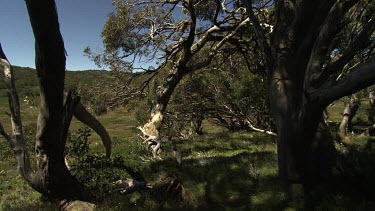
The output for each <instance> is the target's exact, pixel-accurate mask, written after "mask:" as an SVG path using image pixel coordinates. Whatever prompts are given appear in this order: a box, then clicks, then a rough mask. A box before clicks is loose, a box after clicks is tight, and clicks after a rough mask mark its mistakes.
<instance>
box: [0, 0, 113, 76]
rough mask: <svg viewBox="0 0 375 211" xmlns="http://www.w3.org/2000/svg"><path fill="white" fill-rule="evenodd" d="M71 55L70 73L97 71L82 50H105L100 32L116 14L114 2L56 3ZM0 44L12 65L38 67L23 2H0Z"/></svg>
mask: <svg viewBox="0 0 375 211" xmlns="http://www.w3.org/2000/svg"><path fill="white" fill-rule="evenodd" d="M55 1H56V3H57V9H58V13H59V21H60V30H61V33H62V36H63V38H64V42H65V48H66V51H67V53H68V57H67V61H66V64H67V65H66V68H67V70H87V69H98V67H96V65H95V64H94V63H93V62H92V61H91V60H90V59H88V58H87V57H85V56H84V55H83V49H84V48H85V47H86V46H90V47H91V48H92V50H95V49H102V48H103V46H102V39H101V37H100V33H101V30H102V28H103V26H104V24H105V22H106V20H107V15H108V14H109V13H110V12H112V11H113V10H114V7H113V6H112V4H111V0H95V1H94V0H55ZM0 28H1V32H0V42H1V45H2V47H3V50H4V52H5V54H6V55H7V57H8V59H9V61H10V62H11V63H12V64H13V65H17V66H23V67H32V68H34V67H35V62H34V56H35V53H34V37H33V34H32V30H31V26H30V23H29V18H28V14H27V10H26V5H25V1H24V0H1V7H0Z"/></svg>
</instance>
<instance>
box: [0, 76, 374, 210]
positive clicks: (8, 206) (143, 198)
mask: <svg viewBox="0 0 375 211" xmlns="http://www.w3.org/2000/svg"><path fill="white" fill-rule="evenodd" d="M75 74H76V76H77V77H76V76H74V77H73V76H68V77H73V78H72V79H70V80H71V81H72V83H73V82H74V81H75V82H77V80H78V78H79V77H88V78H90V77H91V76H90V75H85V74H86V73H79V74H82V75H79V74H78V73H75ZM98 74H103V73H98ZM104 74H105V73H104ZM71 75H72V74H71ZM100 76H102V75H100ZM30 77H31V76H30ZM33 77H34V76H33ZM75 77H76V78H75ZM92 77H93V78H97V77H98V75H97V76H95V77H94V76H92ZM110 78H111V76H105V77H104V79H110ZM91 79H92V78H91ZM20 80H21V82H22V83H24V84H26V85H27V83H29V82H27V81H25V80H23V81H22V79H20ZM88 81H94V80H88ZM78 82H79V81H78ZM29 85H30V86H32V84H28V86H29ZM366 105H367V102H363V103H362V105H361V107H360V110H359V111H358V117H359V118H360V119H363V120H365V119H366V117H365V108H366ZM21 110H22V119H23V124H24V125H25V126H26V125H29V126H30V125H32V124H35V122H36V120H37V113H38V111H37V108H35V107H32V108H31V107H30V106H29V105H27V104H26V103H24V102H23V99H22V98H21ZM342 111H343V103H342V102H341V101H338V102H336V103H335V104H334V105H333V106H331V107H329V108H328V113H329V120H331V121H334V122H336V123H337V122H340V121H341V118H342V116H341V115H342ZM6 112H8V107H7V99H6V97H5V94H4V93H1V94H0V120H1V122H2V124H3V125H4V128H5V129H6V130H7V131H10V121H9V116H8V115H7V114H6ZM98 119H99V120H100V121H101V123H102V124H103V125H104V127H105V128H106V129H107V130H108V132H109V134H110V136H111V137H112V141H113V156H120V157H121V158H122V159H124V161H125V164H126V166H128V167H131V168H133V169H135V170H137V171H139V172H140V173H141V174H142V175H143V176H144V177H145V178H146V179H147V181H150V182H155V181H159V180H160V179H161V178H163V177H165V176H167V175H173V176H176V177H177V178H178V180H179V181H181V184H182V185H183V187H184V190H185V195H184V197H185V200H186V201H185V203H186V206H185V209H196V210H294V209H295V207H298V204H292V203H290V202H289V200H287V197H286V195H285V193H284V191H283V188H282V183H281V182H280V180H279V179H278V177H277V155H276V143H275V138H274V137H272V136H267V135H264V134H259V133H248V132H244V131H241V132H228V131H227V130H226V129H224V128H222V127H218V126H214V125H212V124H211V123H210V122H208V121H204V123H203V127H204V128H203V130H204V131H205V132H206V134H204V135H202V136H195V137H194V138H193V139H191V140H183V139H176V140H175V141H176V144H177V148H178V150H180V151H181V153H182V156H183V158H182V162H181V164H180V165H179V164H178V163H177V162H176V161H175V159H174V156H173V155H172V153H171V148H172V147H171V144H170V143H165V144H164V154H163V160H149V161H145V159H149V158H148V153H149V151H148V150H147V149H146V147H145V145H144V144H143V143H142V141H141V140H140V138H139V137H138V133H139V131H138V130H137V129H136V126H139V125H140V123H139V122H138V121H137V119H136V117H135V114H134V112H132V111H129V110H127V109H126V108H118V109H116V110H114V111H110V112H108V113H106V114H103V115H100V116H98ZM354 121H355V122H358V121H359V119H358V118H357V119H356V118H355V119H354ZM83 126H84V125H83V124H82V123H80V122H79V121H77V120H75V119H73V121H72V124H71V131H75V130H77V129H79V128H81V127H83ZM29 139H30V140H32V139H33V138H32V135H31V136H30V137H29ZM371 142H373V140H371V139H366V138H358V137H357V136H355V137H354V138H353V141H352V142H350V143H349V144H350V145H352V147H351V148H349V149H347V148H343V147H342V146H340V145H338V148H339V149H341V152H342V154H341V157H340V158H341V159H343V160H344V161H345V162H344V161H343V162H342V163H343V167H342V168H343V171H345V172H344V173H345V175H349V176H348V178H341V179H340V180H339V179H338V181H343V183H342V184H339V185H337V186H335V187H324V188H323V191H320V192H319V191H317V192H315V193H312V195H311V196H309V199H310V200H311V201H312V202H314V203H315V204H316V207H317V210H355V209H356V210H366V209H370V208H374V204H373V203H372V201H374V200H373V199H371V198H363V196H364V195H366V194H364V193H361V192H360V190H359V188H360V187H366V184H365V183H364V182H368V183H367V184H368V185H367V186H368V187H367V189H366V188H365V189H364V190H365V191H367V192H369V193H372V192H371V191H372V189H373V188H375V184H374V185H373V184H372V182H371V178H369V176H368V175H370V176H372V175H373V172H372V171H371V170H372V169H373V165H375V162H373V161H374V160H375V158H372V156H373V154H372V152H373V151H375V149H372V148H371V147H368V146H372V145H371ZM369 143H370V144H369ZM89 144H90V153H91V154H95V155H104V146H103V145H102V143H101V140H100V137H99V136H98V135H97V134H95V133H91V136H90V137H89ZM29 145H30V146H31V145H32V144H31V143H30V144H29ZM31 148H32V147H31ZM369 149H371V150H369ZM373 157H375V156H373ZM31 159H32V158H31ZM97 159H98V160H99V161H100V159H101V157H100V156H99V158H97ZM99 161H98V162H99ZM106 162H107V161H106ZM108 162H109V161H108ZM16 166H17V165H16V161H15V159H14V157H13V155H12V154H11V152H10V148H9V146H8V143H6V142H5V141H4V140H3V138H0V210H56V206H55V205H53V204H51V203H49V202H47V201H45V200H43V199H42V198H41V195H40V194H39V193H37V192H36V191H34V190H32V189H31V188H30V187H29V186H28V185H27V183H26V182H25V181H24V180H23V179H22V178H21V177H20V176H19V173H18V171H17V169H16ZM94 170H95V169H94ZM351 170H353V171H351ZM83 173H84V172H83ZM87 173H93V174H97V175H94V176H92V178H93V179H92V180H91V181H90V182H89V183H90V184H86V185H91V186H95V185H96V186H97V187H96V188H99V189H100V188H101V187H102V186H103V190H104V188H106V187H105V185H107V186H108V185H109V184H108V183H110V182H112V181H109V180H110V179H112V177H113V178H115V177H116V178H117V176H118V175H120V176H122V177H128V176H129V175H128V174H127V172H126V169H124V168H123V166H121V165H120V166H118V167H116V168H112V167H108V166H107V167H106V166H102V167H101V168H100V169H98V170H97V172H96V171H91V172H87ZM81 176H82V175H81ZM83 176H87V175H83ZM83 176H82V177H83ZM111 176H112V177H111ZM374 176H375V175H374ZM94 178H95V179H97V181H96V180H94ZM353 178H354V180H353ZM348 181H358V182H359V184H360V186H358V185H357V186H358V187H356V183H353V184H350V182H348ZM103 183H107V184H103ZM337 187H341V189H338V188H337ZM352 190H354V191H353V192H351V191H352ZM367 192H366V193H367ZM322 193H324V194H323V195H322ZM175 198H176V197H175V196H173V195H172V196H171V195H168V194H167V193H166V192H152V191H151V192H150V191H148V192H141V193H134V194H131V195H126V196H124V195H121V194H104V193H103V197H102V198H101V201H99V202H98V203H97V208H96V209H97V210H155V209H161V208H163V209H164V210H175V209H179V208H180V207H179V206H178V205H179V202H176V201H174V199H175Z"/></svg>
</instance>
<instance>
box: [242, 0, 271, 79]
mask: <svg viewBox="0 0 375 211" xmlns="http://www.w3.org/2000/svg"><path fill="white" fill-rule="evenodd" d="M242 2H243V4H244V5H245V8H246V13H247V15H248V16H249V18H250V21H251V23H252V24H253V26H254V31H255V33H256V35H257V38H258V42H259V43H260V46H261V48H262V52H263V56H264V60H265V63H266V66H267V72H269V71H270V70H272V67H273V64H272V63H273V60H272V51H271V47H270V46H269V45H268V43H267V38H266V35H265V33H264V31H263V29H262V27H261V26H260V23H259V20H258V18H257V17H256V16H255V15H254V12H253V8H252V4H253V1H252V0H250V1H248V0H242Z"/></svg>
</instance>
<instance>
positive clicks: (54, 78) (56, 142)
mask: <svg viewBox="0 0 375 211" xmlns="http://www.w3.org/2000/svg"><path fill="white" fill-rule="evenodd" d="M25 2H26V6H27V10H28V13H29V17H30V22H31V26H32V29H33V33H34V37H35V52H36V58H35V60H36V70H37V74H38V78H39V93H40V104H39V115H38V121H37V132H36V143H35V154H36V168H34V169H33V167H32V165H31V162H30V158H29V154H28V152H27V148H26V144H25V139H24V134H23V128H22V121H21V112H20V103H19V98H18V94H17V91H16V88H15V83H14V76H13V70H12V66H11V64H10V62H9V61H8V59H7V57H6V55H5V53H4V52H3V50H2V48H1V45H0V64H1V66H2V67H3V73H4V79H5V85H6V89H7V95H8V99H9V108H10V117H11V126H12V132H11V135H9V134H8V133H7V132H6V131H5V129H4V128H3V126H2V124H0V133H1V135H2V136H3V137H4V138H5V139H6V140H7V141H8V142H9V143H10V145H11V148H12V151H13V153H14V155H15V157H16V159H17V162H18V169H19V171H20V173H21V175H22V177H23V178H24V179H25V181H26V182H27V183H28V184H29V185H30V186H31V187H32V188H34V189H35V190H36V191H38V192H40V193H41V194H43V195H44V196H45V197H47V198H49V199H58V200H63V199H69V200H71V199H80V200H86V201H89V200H92V196H91V194H89V193H88V192H87V191H86V190H85V189H84V187H83V185H82V184H81V183H80V182H78V181H77V180H76V179H75V178H74V177H73V176H72V175H71V174H70V172H69V170H68V168H67V166H66V163H65V159H64V158H65V154H64V150H65V144H66V140H67V136H68V130H69V125H70V122H71V119H72V116H73V115H75V116H76V117H77V118H78V119H79V120H81V121H82V122H83V123H85V124H87V125H88V126H90V127H92V128H93V129H94V130H95V131H96V132H98V134H100V136H101V137H102V139H103V143H104V144H105V146H106V147H107V150H106V153H107V155H108V156H109V155H110V153H111V140H110V138H109V136H108V133H107V132H106V131H105V129H104V127H103V126H102V125H101V124H100V122H98V121H97V120H96V119H95V117H93V116H92V115H91V114H90V113H88V112H87V111H86V110H85V108H84V107H83V105H82V104H81V103H80V97H79V96H77V95H76V94H75V92H73V91H64V78H65V60H66V58H65V48H64V42H63V39H62V36H61V33H60V28H59V22H58V16H57V11H56V4H55V1H53V0H45V1H37V0H26V1H25Z"/></svg>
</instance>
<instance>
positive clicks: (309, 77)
mask: <svg viewBox="0 0 375 211" xmlns="http://www.w3.org/2000/svg"><path fill="white" fill-rule="evenodd" d="M357 2H358V0H350V1H337V2H336V3H335V4H334V5H333V7H332V9H331V11H330V12H329V14H328V16H327V19H326V20H325V22H324V24H323V25H322V27H321V29H320V32H319V35H318V37H317V39H316V41H315V44H314V47H313V49H312V53H311V55H310V60H309V63H308V65H307V67H306V75H305V80H304V87H305V89H308V88H309V87H310V86H311V82H312V81H313V80H314V78H316V77H317V76H316V75H317V74H319V73H320V72H321V71H322V67H323V64H324V61H325V58H326V55H327V52H328V50H329V48H328V46H329V45H330V43H331V42H332V40H333V39H334V37H335V35H336V34H337V33H338V32H339V30H340V27H339V22H340V21H341V19H342V17H343V16H344V14H345V13H346V12H347V11H348V10H349V9H350V8H351V7H352V6H353V5H354V4H355V3H357Z"/></svg>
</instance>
